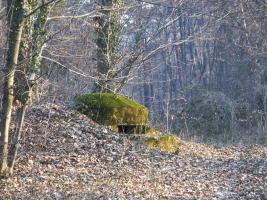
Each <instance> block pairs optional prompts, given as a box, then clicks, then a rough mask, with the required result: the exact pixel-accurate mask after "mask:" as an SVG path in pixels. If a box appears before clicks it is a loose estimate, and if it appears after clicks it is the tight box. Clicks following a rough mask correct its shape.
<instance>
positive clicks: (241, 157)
mask: <svg viewBox="0 0 267 200" xmlns="http://www.w3.org/2000/svg"><path fill="white" fill-rule="evenodd" d="M25 130H26V133H25V137H24V139H23V142H22V146H21V149H20V154H19V156H18V157H19V160H18V163H17V165H16V169H15V174H14V176H13V177H11V178H8V179H3V180H1V181H0V197H1V198H2V199H184V200H187V199H188V200H189V199H190V200H191V199H192V200H193V199H214V200H216V199H259V200H261V199H267V156H266V155H267V148H266V146H259V145H254V146H236V147H224V148H222V147H221V148H218V147H214V146H211V145H205V144H200V143H196V142H189V141H181V147H180V150H179V152H178V153H177V154H169V153H165V152H160V151H157V150H152V149H148V148H147V147H146V146H144V145H142V144H140V143H138V142H134V141H132V140H129V139H127V137H125V136H124V135H118V134H116V133H114V132H112V131H111V130H109V129H108V128H107V127H104V126H100V125H98V124H96V123H94V122H93V121H92V120H91V119H90V118H88V117H86V116H85V115H83V114H80V113H78V112H76V111H74V110H72V109H70V108H68V107H65V106H60V105H55V104H53V105H50V104H45V105H38V106H35V107H33V108H32V109H31V111H30V112H29V113H28V115H27V118H26V128H25Z"/></svg>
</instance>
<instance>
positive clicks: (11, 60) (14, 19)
mask: <svg viewBox="0 0 267 200" xmlns="http://www.w3.org/2000/svg"><path fill="white" fill-rule="evenodd" d="M23 3H24V2H23V1H21V0H14V1H12V3H11V4H10V8H11V13H12V14H11V15H10V16H8V21H9V23H10V24H11V25H10V31H9V36H8V53H7V60H6V66H5V68H4V72H5V78H4V95H3V100H2V121H1V125H0V130H1V140H0V142H1V144H0V148H1V150H0V156H1V157H0V159H1V160H0V174H1V175H3V176H6V175H7V174H8V146H9V129H10V123H11V113H12V107H13V100H14V75H15V69H16V66H17V64H18V55H19V47H20V42H21V35H22V29H23V23H24V10H23ZM8 10H9V9H8Z"/></svg>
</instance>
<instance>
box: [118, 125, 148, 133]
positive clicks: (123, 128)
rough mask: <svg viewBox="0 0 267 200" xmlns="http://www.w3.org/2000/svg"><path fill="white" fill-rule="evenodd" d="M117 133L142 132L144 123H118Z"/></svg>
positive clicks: (143, 131)
mask: <svg viewBox="0 0 267 200" xmlns="http://www.w3.org/2000/svg"><path fill="white" fill-rule="evenodd" d="M118 129H119V133H126V134H144V133H145V126H144V125H118Z"/></svg>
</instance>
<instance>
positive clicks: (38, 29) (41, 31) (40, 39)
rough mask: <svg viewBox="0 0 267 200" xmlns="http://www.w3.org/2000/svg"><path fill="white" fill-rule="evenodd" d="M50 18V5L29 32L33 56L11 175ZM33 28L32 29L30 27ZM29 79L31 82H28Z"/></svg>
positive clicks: (12, 151)
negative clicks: (48, 17) (30, 33)
mask: <svg viewBox="0 0 267 200" xmlns="http://www.w3.org/2000/svg"><path fill="white" fill-rule="evenodd" d="M47 16H48V5H46V6H43V7H41V8H40V10H39V11H38V14H37V17H36V20H35V22H34V26H33V27H35V28H34V30H33V31H29V32H32V40H33V42H32V47H31V48H32V55H31V61H30V66H29V67H28V68H26V69H25V70H24V72H25V74H26V75H27V76H26V77H25V78H22V81H23V83H22V84H23V85H24V87H23V90H22V91H21V92H20V93H21V94H20V95H19V96H20V99H19V100H20V102H21V107H20V108H19V110H18V114H17V116H18V119H17V127H16V131H15V135H14V142H13V144H12V146H11V148H10V149H11V150H10V159H9V167H10V174H12V173H13V169H14V166H15V162H16V158H17V153H18V149H19V146H20V141H21V132H22V128H23V124H24V117H25V114H26V111H27V108H28V105H29V103H30V100H31V98H32V90H33V87H34V86H35V85H36V83H35V78H36V74H37V73H38V71H39V70H40V64H41V54H42V49H43V46H44V43H45V40H46V32H45V25H46V21H47ZM28 28H32V27H28ZM27 78H28V79H29V80H27Z"/></svg>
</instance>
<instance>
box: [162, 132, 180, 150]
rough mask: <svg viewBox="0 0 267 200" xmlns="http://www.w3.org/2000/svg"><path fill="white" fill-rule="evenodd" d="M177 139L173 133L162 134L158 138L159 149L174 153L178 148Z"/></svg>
mask: <svg viewBox="0 0 267 200" xmlns="http://www.w3.org/2000/svg"><path fill="white" fill-rule="evenodd" d="M179 144H180V142H179V140H178V138H177V137H175V136H173V135H163V136H161V137H159V139H158V146H159V149H160V150H161V151H167V152H170V153H175V152H177V151H178V149H179Z"/></svg>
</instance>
